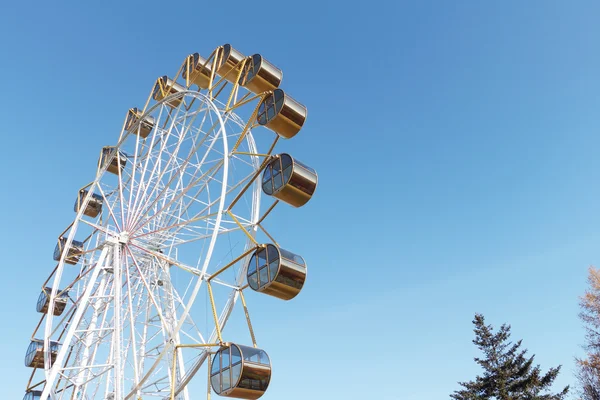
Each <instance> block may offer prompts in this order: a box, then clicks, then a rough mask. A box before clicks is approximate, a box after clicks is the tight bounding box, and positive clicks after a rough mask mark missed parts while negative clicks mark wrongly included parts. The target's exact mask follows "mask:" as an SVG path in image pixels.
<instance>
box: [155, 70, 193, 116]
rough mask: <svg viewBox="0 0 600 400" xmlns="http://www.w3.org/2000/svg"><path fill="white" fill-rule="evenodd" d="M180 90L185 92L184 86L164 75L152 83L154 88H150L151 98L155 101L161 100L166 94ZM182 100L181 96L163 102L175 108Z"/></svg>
mask: <svg viewBox="0 0 600 400" xmlns="http://www.w3.org/2000/svg"><path fill="white" fill-rule="evenodd" d="M181 92H185V88H184V87H183V86H181V85H180V84H179V83H177V82H173V80H172V79H171V78H169V77H168V76H166V75H164V76H161V77H160V78H158V79H157V80H156V83H155V84H154V89H153V90H152V98H153V99H154V100H156V101H161V100H162V99H164V98H165V97H167V96H170V95H172V94H176V93H181ZM182 101H183V96H182V97H176V98H174V99H170V100H169V101H168V102H166V103H165V104H166V105H168V106H169V107H171V108H175V107H178V106H179V104H181V102H182Z"/></svg>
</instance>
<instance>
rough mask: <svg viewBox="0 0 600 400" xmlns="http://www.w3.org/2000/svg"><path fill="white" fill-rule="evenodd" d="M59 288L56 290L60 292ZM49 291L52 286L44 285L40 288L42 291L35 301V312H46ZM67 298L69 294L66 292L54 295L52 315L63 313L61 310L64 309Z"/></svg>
mask: <svg viewBox="0 0 600 400" xmlns="http://www.w3.org/2000/svg"><path fill="white" fill-rule="evenodd" d="M60 292H61V290H59V291H58V292H57V294H58V293H60ZM50 293H52V288H49V287H46V288H44V289H43V290H42V293H40V296H39V297H38V301H37V305H36V307H35V309H36V311H37V312H40V313H42V314H48V307H49V306H50ZM68 299H69V296H68V294H67V292H64V293H62V294H61V295H59V296H56V298H55V300H54V312H53V313H52V314H53V315H57V316H58V315H61V314H62V313H63V311H64V310H65V307H66V306H67V301H68Z"/></svg>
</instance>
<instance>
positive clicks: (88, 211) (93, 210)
mask: <svg viewBox="0 0 600 400" xmlns="http://www.w3.org/2000/svg"><path fill="white" fill-rule="evenodd" d="M88 193H89V191H88V190H86V189H81V190H80V191H79V193H78V194H77V200H75V205H74V206H73V210H74V211H75V212H79V210H80V209H81V207H82V206H83V202H84V201H85V198H86V197H87V195H88ZM103 202H104V199H103V198H102V196H100V195H99V194H96V193H92V198H91V199H90V201H88V203H87V206H86V207H85V210H84V211H83V214H84V215H87V216H88V217H92V218H96V217H97V216H98V214H100V213H101V212H102V203H103Z"/></svg>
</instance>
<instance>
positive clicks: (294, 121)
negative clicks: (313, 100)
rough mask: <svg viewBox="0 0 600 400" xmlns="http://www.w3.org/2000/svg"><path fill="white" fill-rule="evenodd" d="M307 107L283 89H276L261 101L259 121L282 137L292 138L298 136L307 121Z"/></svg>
mask: <svg viewBox="0 0 600 400" xmlns="http://www.w3.org/2000/svg"><path fill="white" fill-rule="evenodd" d="M306 115H307V110H306V107H305V106H303V105H302V104H300V103H298V102H297V101H296V100H294V99H292V98H291V97H290V96H288V95H287V94H285V93H284V91H283V90H281V89H275V90H274V91H273V93H269V94H268V95H266V96H265V98H264V99H263V100H262V101H261V102H260V105H259V107H258V115H257V117H256V119H257V121H258V123H259V124H260V125H262V126H264V127H266V128H268V129H270V130H272V131H273V132H275V133H276V134H278V135H279V136H281V137H282V138H285V139H290V138H293V137H294V136H296V134H297V133H298V132H300V129H302V125H304V121H306Z"/></svg>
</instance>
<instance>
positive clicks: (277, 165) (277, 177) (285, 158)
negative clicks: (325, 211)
mask: <svg viewBox="0 0 600 400" xmlns="http://www.w3.org/2000/svg"><path fill="white" fill-rule="evenodd" d="M317 183H318V176H317V172H316V171H315V170H314V169H312V168H311V167H309V166H307V165H305V164H303V163H301V162H300V161H298V160H296V159H294V158H292V156H290V155H289V154H286V153H282V154H278V155H276V156H274V157H273V159H272V160H271V161H270V162H269V163H268V164H267V166H266V167H265V171H264V172H263V177H262V188H263V192H265V193H266V194H268V195H269V196H273V197H275V198H277V199H279V200H281V201H284V202H286V203H288V204H290V205H292V206H294V207H301V206H303V205H304V204H306V203H307V202H308V201H309V200H310V199H311V198H312V196H313V194H314V193H315V190H316V188H317Z"/></svg>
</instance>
